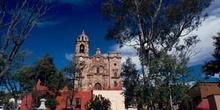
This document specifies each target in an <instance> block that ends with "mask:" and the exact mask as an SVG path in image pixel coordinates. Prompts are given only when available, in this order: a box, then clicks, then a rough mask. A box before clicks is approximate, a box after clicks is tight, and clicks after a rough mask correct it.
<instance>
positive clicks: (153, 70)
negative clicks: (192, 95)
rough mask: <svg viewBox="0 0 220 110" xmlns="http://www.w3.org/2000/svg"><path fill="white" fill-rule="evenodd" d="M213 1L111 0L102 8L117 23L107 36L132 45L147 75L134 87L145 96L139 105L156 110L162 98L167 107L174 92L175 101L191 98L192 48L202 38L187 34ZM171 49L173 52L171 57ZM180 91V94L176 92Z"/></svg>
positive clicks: (195, 26)
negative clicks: (189, 77)
mask: <svg viewBox="0 0 220 110" xmlns="http://www.w3.org/2000/svg"><path fill="white" fill-rule="evenodd" d="M211 2H212V0H168V1H167V0H131V1H129V2H128V1H126V0H107V1H106V2H104V3H103V5H102V6H101V10H102V13H103V15H104V16H105V19H106V20H109V21H110V22H113V23H114V24H113V25H111V26H110V28H109V30H108V33H107V35H106V39H112V40H115V41H116V42H117V43H118V44H119V45H120V46H123V45H126V44H131V46H132V47H134V48H135V49H136V50H137V54H138V55H139V59H140V62H141V65H142V70H143V71H142V75H141V76H143V77H142V78H141V80H140V81H141V83H139V84H138V86H137V88H138V89H136V91H138V95H140V96H141V97H142V98H140V100H139V101H138V104H140V105H145V104H147V105H149V106H150V107H151V108H152V109H153V108H154V109H156V108H155V104H158V103H161V102H162V103H163V104H165V106H168V104H169V102H168V101H169V95H170V94H171V95H172V96H173V100H174V104H176V103H181V102H183V101H184V100H185V99H186V100H187V98H186V97H185V93H186V90H187V88H188V87H187V86H185V85H186V81H187V80H188V78H186V77H188V73H189V72H190V70H189V69H188V67H187V63H188V61H189V56H191V55H193V54H192V53H191V52H192V48H193V47H194V46H195V45H196V43H197V42H199V40H198V38H197V35H193V36H190V35H189V33H190V32H192V31H193V30H195V29H196V28H198V27H199V26H200V25H201V23H202V21H203V20H204V19H205V18H206V17H207V14H204V13H203V11H204V10H205V9H206V8H207V7H208V6H209V5H210V3H211ZM180 38H183V41H184V43H183V44H181V43H180ZM133 41H134V42H133ZM171 50H172V52H173V55H168V53H169V52H170V51H171ZM169 84H171V85H170V86H169ZM178 89H180V90H182V92H179V93H178V92H176V91H178ZM177 93H178V94H177ZM181 95H184V96H183V97H182V98H183V99H182V98H180V96H181ZM137 98H138V97H137Z"/></svg>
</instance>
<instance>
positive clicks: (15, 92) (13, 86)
mask: <svg viewBox="0 0 220 110" xmlns="http://www.w3.org/2000/svg"><path fill="white" fill-rule="evenodd" d="M29 54H30V52H29V51H21V52H19V53H18V54H17V55H16V57H15V59H14V61H13V63H12V66H11V68H10V69H9V71H8V73H7V74H6V75H4V76H3V77H2V80H1V82H0V84H1V85H2V86H3V87H5V88H6V90H7V91H9V93H10V94H11V98H14V99H15V102H14V104H13V103H12V104H13V106H12V105H10V106H11V107H12V109H16V108H18V105H17V100H18V99H20V98H21V95H22V92H23V90H22V88H21V86H20V84H19V76H18V74H17V72H18V70H19V69H21V68H22V67H23V66H25V63H26V62H25V61H26V60H27V58H28V56H29Z"/></svg>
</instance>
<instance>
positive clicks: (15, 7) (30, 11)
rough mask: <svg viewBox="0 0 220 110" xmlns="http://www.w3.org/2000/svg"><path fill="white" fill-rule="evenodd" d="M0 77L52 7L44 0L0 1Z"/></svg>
mask: <svg viewBox="0 0 220 110" xmlns="http://www.w3.org/2000/svg"><path fill="white" fill-rule="evenodd" d="M0 8H1V10H0V32H1V35H0V78H2V77H3V75H4V74H6V73H7V72H8V70H9V69H10V67H11V64H12V62H13V60H14V58H15V56H16V54H17V52H18V51H19V49H20V47H21V45H22V44H23V43H24V42H25V41H26V39H27V38H28V37H29V36H30V34H31V32H32V30H33V28H34V27H35V26H36V25H37V23H38V22H39V21H42V20H45V18H43V17H44V16H45V15H46V13H47V12H48V11H49V10H50V9H51V8H52V6H50V5H48V4H47V3H46V2H45V0H17V1H16V2H15V1H14V0H1V1H0Z"/></svg>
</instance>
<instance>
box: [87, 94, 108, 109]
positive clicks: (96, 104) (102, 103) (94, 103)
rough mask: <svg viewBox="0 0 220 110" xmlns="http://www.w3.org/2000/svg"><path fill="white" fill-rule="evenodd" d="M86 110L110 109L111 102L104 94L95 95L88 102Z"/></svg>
mask: <svg viewBox="0 0 220 110" xmlns="http://www.w3.org/2000/svg"><path fill="white" fill-rule="evenodd" d="M85 108H86V110H110V108H111V102H110V100H109V99H106V98H105V97H103V96H102V95H100V94H99V95H93V97H92V99H91V100H90V101H89V102H87V103H86V105H85Z"/></svg>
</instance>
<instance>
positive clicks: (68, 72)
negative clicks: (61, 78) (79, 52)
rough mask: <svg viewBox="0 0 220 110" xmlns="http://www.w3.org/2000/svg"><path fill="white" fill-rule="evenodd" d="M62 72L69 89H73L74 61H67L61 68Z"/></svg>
mask: <svg viewBox="0 0 220 110" xmlns="http://www.w3.org/2000/svg"><path fill="white" fill-rule="evenodd" d="M62 72H63V73H64V75H65V76H66V77H67V80H68V82H67V83H68V84H67V85H68V87H69V89H72V90H73V89H74V74H75V62H74V61H69V62H68V63H67V65H66V66H65V67H64V68H63V69H62Z"/></svg>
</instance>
